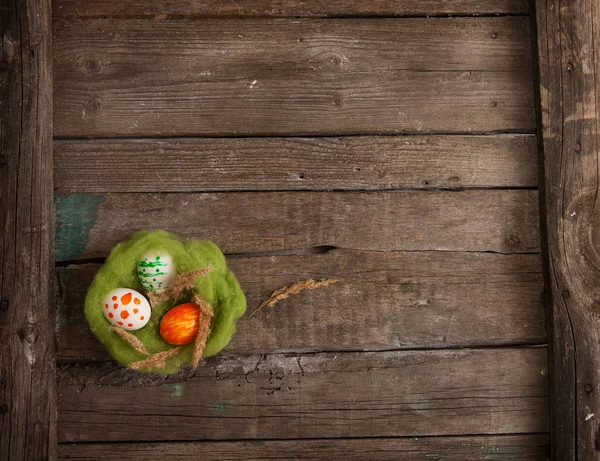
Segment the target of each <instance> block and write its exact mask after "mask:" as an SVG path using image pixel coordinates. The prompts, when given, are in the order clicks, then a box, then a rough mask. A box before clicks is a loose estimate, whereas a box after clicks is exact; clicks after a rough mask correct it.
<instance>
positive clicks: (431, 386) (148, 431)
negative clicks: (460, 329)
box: [58, 347, 548, 442]
mask: <svg viewBox="0 0 600 461" xmlns="http://www.w3.org/2000/svg"><path fill="white" fill-rule="evenodd" d="M546 375H547V371H546V348H544V347H540V348H520V349H511V348H507V349H496V350H493V349H483V350H458V351H394V352H361V353H336V354H316V355H303V356H284V355H268V356H264V355H263V356H251V357H228V358H224V357H222V358H215V359H210V360H207V361H205V362H203V363H202V365H201V366H200V368H198V369H196V371H195V372H193V373H189V372H188V373H187V374H185V376H182V375H180V376H170V377H164V376H161V375H153V376H152V375H151V376H147V375H143V374H140V373H138V372H135V371H132V370H128V369H125V368H121V367H118V366H117V365H114V364H112V363H108V364H94V365H85V366H82V365H64V366H62V367H61V368H60V369H59V371H58V380H59V393H58V400H59V405H58V407H59V415H58V437H59V441H61V442H99V441H111V442H116V441H123V442H125V441H160V440H165V441H177V440H203V439H210V440H223V439H248V438H258V439H260V438H265V439H279V438H285V439H289V438H339V437H382V436H385V437H387V436H422V435H465V434H469V435H475V434H502V433H511V434H514V433H523V432H525V433H527V432H545V431H547V430H548V422H547V418H548V393H547V377H546Z"/></svg>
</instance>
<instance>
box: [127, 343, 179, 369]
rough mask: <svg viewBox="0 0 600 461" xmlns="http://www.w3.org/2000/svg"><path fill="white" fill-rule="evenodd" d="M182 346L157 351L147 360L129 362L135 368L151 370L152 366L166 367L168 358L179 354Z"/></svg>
mask: <svg viewBox="0 0 600 461" xmlns="http://www.w3.org/2000/svg"><path fill="white" fill-rule="evenodd" d="M180 349H181V346H179V347H174V348H172V349H168V350H166V351H163V352H157V353H156V354H153V355H151V356H150V357H148V358H147V359H145V360H139V361H137V362H133V363H130V364H129V367H130V368H133V369H134V370H143V369H145V370H151V369H152V368H164V366H165V363H166V361H167V359H169V358H171V357H173V356H175V355H177V353H178V352H179V350H180Z"/></svg>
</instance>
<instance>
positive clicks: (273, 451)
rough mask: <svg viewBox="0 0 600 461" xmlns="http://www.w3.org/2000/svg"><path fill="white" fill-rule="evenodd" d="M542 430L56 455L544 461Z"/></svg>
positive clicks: (110, 448)
mask: <svg viewBox="0 0 600 461" xmlns="http://www.w3.org/2000/svg"><path fill="white" fill-rule="evenodd" d="M548 452H549V440H548V436H547V435H546V434H528V435H508V436H470V437H417V438H412V437H411V438H384V439H364V438H363V439H360V440H358V439H344V440H248V441H240V442H178V443H168V442H164V443H118V444H110V443H103V444H93V443H92V444H61V445H59V447H58V455H59V459H60V460H65V461H66V460H73V459H76V460H78V461H103V460H106V459H119V458H125V459H127V460H129V461H155V460H165V459H172V460H177V461H197V460H198V458H199V457H201V458H202V460H203V461H237V460H240V459H243V460H246V461H267V460H274V459H278V460H298V459H302V460H323V459H328V460H330V461H364V460H365V459H368V460H370V461H397V460H399V459H401V460H408V461H411V460H412V461H414V460H419V461H422V460H427V459H433V460H435V459H443V460H445V461H481V460H482V459H491V460H494V459H495V460H505V461H509V460H519V461H548V459H549V456H548Z"/></svg>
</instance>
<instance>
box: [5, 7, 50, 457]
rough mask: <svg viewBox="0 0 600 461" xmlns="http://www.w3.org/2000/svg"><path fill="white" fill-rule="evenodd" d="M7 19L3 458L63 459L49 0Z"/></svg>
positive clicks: (10, 12) (11, 10) (9, 13)
mask: <svg viewBox="0 0 600 461" xmlns="http://www.w3.org/2000/svg"><path fill="white" fill-rule="evenodd" d="M0 12H1V13H0V222H1V223H2V230H1V231H0V427H1V428H2V430H0V459H2V460H47V459H56V446H55V445H56V379H55V369H54V360H55V359H54V312H53V299H54V294H53V290H52V273H53V263H54V258H53V251H52V247H53V245H52V244H53V235H54V233H53V226H52V222H53V207H52V70H51V69H52V56H51V42H52V29H51V25H50V1H48V0H27V1H19V2H14V1H8V0H0Z"/></svg>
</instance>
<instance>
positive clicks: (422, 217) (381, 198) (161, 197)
mask: <svg viewBox="0 0 600 461" xmlns="http://www.w3.org/2000/svg"><path fill="white" fill-rule="evenodd" d="M55 202H56V203H55V210H56V226H57V227H56V255H57V259H58V260H59V261H65V260H75V259H84V258H96V257H104V256H107V255H108V253H109V251H110V249H111V248H112V247H113V246H115V245H116V244H117V243H118V242H120V241H122V240H124V239H126V238H128V237H129V236H130V235H131V234H132V233H134V232H135V231H138V230H140V229H155V228H160V229H164V230H167V231H172V232H175V233H177V234H179V235H181V236H184V237H192V236H193V237H195V238H204V239H208V240H212V241H214V242H215V243H216V244H217V245H219V247H220V248H221V249H222V250H223V251H224V252H225V253H252V252H261V251H280V250H294V249H302V248H310V247H316V246H323V245H330V246H335V247H341V248H352V249H362V250H385V251H392V250H411V251H418V250H449V251H495V252H502V253H522V252H538V251H539V230H538V229H539V219H538V193H537V191H534V190H486V191H481V190H473V191H461V192H227V193H195V194H191V193H190V194H188V193H167V194H133V193H132V194H104V195H90V194H72V195H69V196H57V197H56V200H55Z"/></svg>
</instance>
